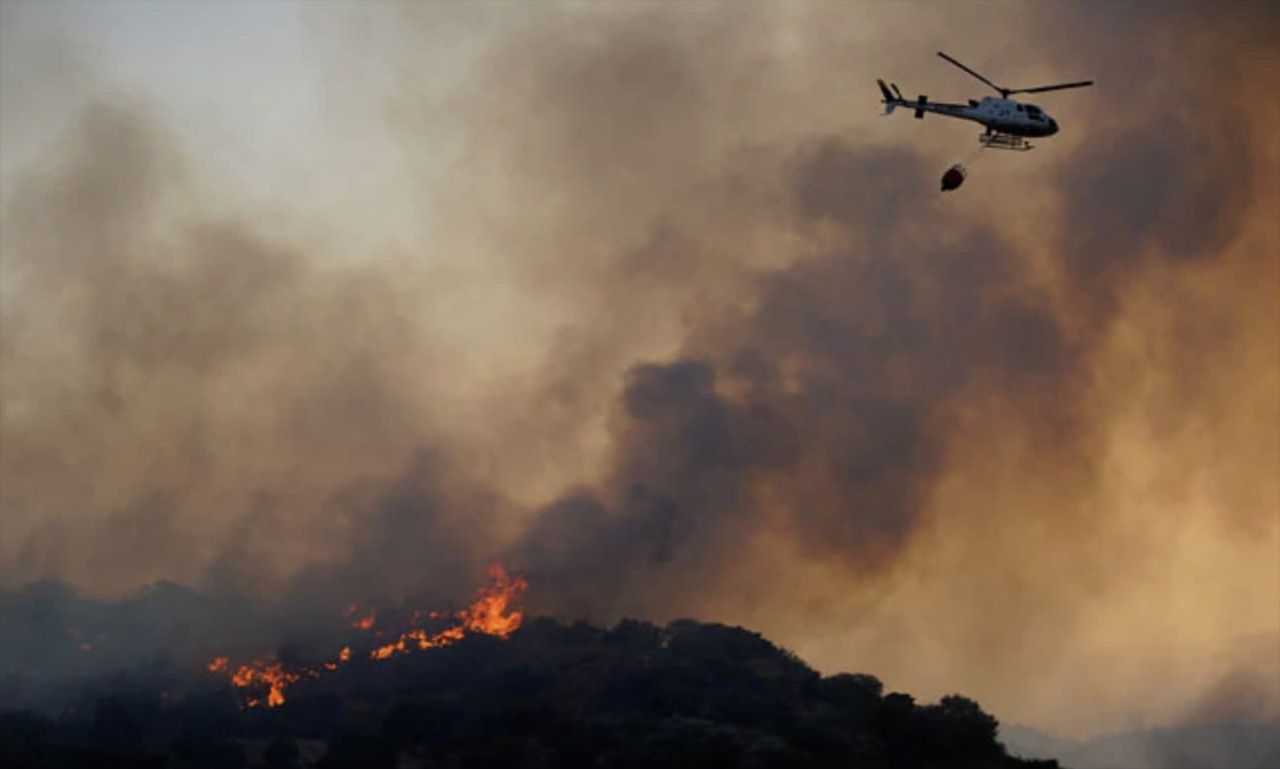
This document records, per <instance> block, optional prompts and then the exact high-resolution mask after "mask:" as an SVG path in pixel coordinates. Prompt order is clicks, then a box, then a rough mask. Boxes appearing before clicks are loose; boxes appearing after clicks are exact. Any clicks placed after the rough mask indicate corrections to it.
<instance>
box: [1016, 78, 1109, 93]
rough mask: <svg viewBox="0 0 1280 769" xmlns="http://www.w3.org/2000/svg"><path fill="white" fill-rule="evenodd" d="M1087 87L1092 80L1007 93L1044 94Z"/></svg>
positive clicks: (1020, 89)
mask: <svg viewBox="0 0 1280 769" xmlns="http://www.w3.org/2000/svg"><path fill="white" fill-rule="evenodd" d="M1087 85H1093V81H1092V80H1081V81H1080V82H1078V83H1063V84H1061V85H1042V86H1039V87H1038V88H1015V89H1013V90H1012V91H1009V93H1044V92H1045V91H1060V90H1062V89H1063V88H1084V87H1085V86H1087Z"/></svg>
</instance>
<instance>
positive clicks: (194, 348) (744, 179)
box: [0, 2, 1280, 734]
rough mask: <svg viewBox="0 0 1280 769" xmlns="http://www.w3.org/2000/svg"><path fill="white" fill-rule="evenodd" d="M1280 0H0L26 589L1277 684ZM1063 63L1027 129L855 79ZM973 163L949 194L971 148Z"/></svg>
mask: <svg viewBox="0 0 1280 769" xmlns="http://www.w3.org/2000/svg"><path fill="white" fill-rule="evenodd" d="M1278 40H1280V13H1278V12H1277V6H1276V5H1275V4H1272V3H1262V2H1259V3H1214V4H1208V3H1205V4H1188V5H1180V4H1174V3H1096V4H1094V3H1088V2H1067V3H1061V4H1055V3H1050V2H1044V3H1027V4H1006V3H960V2H945V3H931V4H911V3H892V4H890V3H870V2H866V3H855V2H850V3H821V4H819V3H813V4H810V3H800V2H787V3H772V4H770V3H752V4H709V3H666V4H645V3H639V2H636V3H554V4H553V3H507V4H498V3H494V4H462V3H457V4H453V3H410V4H406V5H402V6H401V5H394V4H392V3H372V4H361V5H345V4H340V3H314V4H313V3H297V4H294V3H287V2H271V3H223V4H202V3H195V2H182V3H170V4H162V3H110V2H87V3H81V4H71V3H23V2H6V3H4V4H3V5H2V6H0V140H2V152H0V217H2V218H0V223H2V229H0V244H2V246H3V250H2V257H0V418H2V420H3V421H2V422H0V427H2V431H0V512H2V513H3V518H2V524H3V532H2V536H0V581H2V582H3V585H4V586H5V587H6V588H16V587H20V586H21V585H23V584H25V583H27V582H30V581H34V580H38V579H43V578H57V579H61V580H65V581H67V582H69V583H70V584H72V585H74V586H75V587H76V588H77V589H79V590H81V591H82V592H85V593H89V594H94V595H104V596H112V595H120V594H123V593H126V592H128V591H130V590H133V589H136V588H138V587H140V586H142V585H145V584H148V583H150V582H153V581H156V580H161V579H167V580H173V581H178V582H182V583H185V584H189V585H192V586H195V587H197V588H199V589H201V590H205V591H208V592H210V593H220V594H248V595H253V596H257V597H259V598H261V599H262V600H276V601H297V602H310V603H326V604H327V603H331V604H333V605H340V604H341V603H343V602H346V601H349V600H363V601H399V600H404V599H406V598H409V597H412V596H421V595H428V596H446V597H447V596H462V595H465V594H466V592H467V591H469V590H470V588H471V586H472V585H473V584H474V583H476V582H477V580H478V575H479V574H480V573H481V571H482V569H483V565H484V564H485V563H486V562H487V561H488V560H489V559H492V558H502V559H503V560H504V561H506V562H507V563H508V564H509V565H511V566H512V567H514V568H517V569H521V570H523V571H525V572H526V573H527V574H528V575H529V579H530V582H531V589H530V593H529V601H530V604H531V608H532V609H533V610H534V611H541V612H548V613H554V614H557V615H559V616H562V617H566V618H571V617H587V618H590V619H592V620H593V621H598V622H608V621H612V620H614V619H617V618H619V617H622V616H642V617H647V618H652V619H655V620H665V619H670V618H673V617H677V616H694V617H697V618H700V619H705V620H717V621H723V622H731V623H734V624H743V625H746V626H749V627H752V628H753V629H756V630H759V631H761V632H763V633H764V634H765V635H766V636H768V637H769V638H771V639H773V640H775V641H777V642H778V643H781V644H783V645H785V646H787V647H788V648H790V649H792V650H794V651H796V652H797V653H798V654H799V655H800V656H801V657H803V658H804V659H806V660H808V661H810V662H811V663H813V664H815V665H816V666H817V667H819V668H820V669H822V670H824V671H828V672H833V671H837V670H856V671H865V672H870V673H874V674H876V675H879V676H880V677H882V678H883V679H884V680H885V682H886V684H887V685H888V686H890V687H893V688H898V689H903V690H906V691H910V692H913V693H915V694H917V695H919V696H921V697H924V698H932V697H936V696H938V695H941V694H945V693H947V692H950V691H962V692H964V693H966V694H968V695H971V696H973V697H975V698H976V699H978V700H979V701H980V702H981V703H983V705H984V707H987V708H988V709H990V710H992V711H993V712H994V713H995V714H996V715H997V716H999V717H1000V718H1001V719H1002V720H1006V721H1014V722H1021V723H1028V724H1033V725H1036V726H1040V727H1043V728H1047V729H1050V730H1053V731H1056V732H1059V733H1064V734H1088V733H1094V732H1105V731H1117V730H1122V729H1130V728H1135V727H1140V726H1148V725H1157V724H1167V723H1176V722H1180V721H1195V720H1202V721H1203V720H1214V719H1219V718H1225V717H1233V718H1236V717H1244V718H1255V717H1257V718H1262V717H1274V716H1276V715H1277V714H1278V713H1280V216H1277V213H1278V212H1280V187H1278V186H1277V179H1280V130H1277V125H1280V100H1278V98H1277V94H1278V93H1280V45H1278ZM937 50H945V51H947V52H948V53H950V54H952V55H953V56H956V57H957V58H959V59H960V60H962V61H964V62H966V63H967V64H969V65H970V66H972V67H974V68H976V69H978V70H979V71H981V72H983V73H984V74H985V75H987V76H988V77H989V78H991V79H993V80H994V81H996V82H998V83H1001V84H1006V85H1009V86H1013V87H1019V86H1028V85H1038V84H1042V83H1051V82H1062V81H1066V80H1080V79H1087V78H1093V79H1095V80H1096V81H1097V85H1096V86H1095V87H1093V88H1091V89H1083V90H1074V91H1063V92H1058V93H1052V94H1042V95H1039V97H1038V98H1037V99H1036V100H1035V101H1036V103H1039V104H1040V105H1041V106H1043V107H1044V108H1045V109H1046V110H1047V111H1048V112H1049V113H1050V114H1051V115H1053V116H1054V117H1055V118H1056V119H1057V120H1058V122H1059V123H1060V125H1061V126H1062V131H1061V133H1060V134H1059V135H1057V136H1055V137H1052V138H1050V139H1045V140H1041V141H1039V142H1037V144H1038V145H1039V146H1038V147H1037V148H1036V149H1035V150H1034V151H1032V152H1029V153H996V152H992V151H987V152H983V153H981V154H980V153H979V152H978V151H977V143H976V134H977V133H978V132H979V130H980V129H979V128H978V127H977V126H976V125H974V124H970V123H962V122H959V121H951V120H946V119H943V118H940V117H936V116H932V115H931V116H927V117H926V118H925V119H924V120H920V121H917V120H914V119H912V118H911V115H910V113H909V112H906V111H901V110H900V111H898V112H897V113H895V114H894V115H893V116H891V117H883V116H881V114H880V112H881V109H880V105H879V104H878V103H877V101H878V98H879V97H878V91H877V89H876V87H875V82H874V80H875V78H876V77H885V78H886V79H890V80H893V81H894V82H896V83H898V84H899V85H900V86H901V87H902V89H903V91H904V92H905V93H907V94H908V95H910V96H913V95H915V94H920V93H923V94H927V95H928V96H929V97H930V98H931V99H936V100H950V101H961V100H963V99H965V98H979V97H981V96H983V95H986V94H985V92H984V88H983V86H982V85H981V84H980V83H978V82H977V81H975V80H973V79H972V78H969V77H968V76H966V75H965V74H964V73H962V72H960V71H959V70H957V69H955V68H953V67H951V66H949V65H947V64H946V63H945V62H943V61H942V60H940V59H938V58H937V57H936V55H935V52H936V51H937ZM957 161H964V162H965V163H967V165H968V167H969V169H970V176H969V179H968V181H967V182H966V183H965V186H964V187H963V188H962V189H961V190H958V191H957V192H955V193H951V194H948V195H941V194H939V193H938V188H937V184H938V178H939V177H940V175H941V173H942V172H943V170H945V169H946V168H947V167H948V166H949V165H950V164H952V163H954V162H957Z"/></svg>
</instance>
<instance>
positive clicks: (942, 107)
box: [876, 51, 1093, 152]
mask: <svg viewBox="0 0 1280 769" xmlns="http://www.w3.org/2000/svg"><path fill="white" fill-rule="evenodd" d="M938 55H939V56H941V57H942V58H944V59H946V60H947V61H949V62H950V63H952V64H954V65H956V66H957V67H959V68H960V69H962V70H964V71H965V72H968V73H969V74H970V75H973V76H974V77H976V78H978V79H979V80H981V81H982V82H984V83H986V84H987V85H989V86H991V87H992V88H994V89H995V90H996V92H997V93H999V94H1000V98H998V99H997V98H996V97H994V96H984V97H983V98H982V100H981V101H977V100H974V99H969V103H968V104H947V103H946V102H931V101H929V97H927V96H925V95H923V94H921V95H920V97H919V98H918V99H916V100H915V101H909V100H908V99H905V98H903V96H902V91H900V90H898V86H897V85H896V84H894V83H890V84H889V85H885V82H884V81H883V80H877V81H876V82H877V83H879V84H880V93H881V94H883V95H884V99H883V100H882V101H881V103H882V104H884V114H886V115H890V114H892V113H893V109H894V107H906V108H908V109H914V110H915V114H916V117H917V118H923V117H924V113H926V112H936V113H937V114H939V115H945V116H947V117H954V118H960V119H961V120H972V121H973V122H975V123H980V124H982V125H984V126H986V128H987V130H986V131H985V132H984V133H982V134H980V135H979V136H978V143H979V144H981V145H982V146H983V147H985V148H990V149H1003V150H1017V151H1021V152H1025V151H1027V150H1029V149H1032V147H1033V146H1034V145H1032V144H1031V143H1030V142H1028V141H1027V139H1028V137H1041V136H1053V135H1054V134H1056V133H1057V132H1058V121H1056V120H1054V119H1053V118H1051V117H1049V114H1048V113H1047V112H1045V111H1044V110H1042V109H1040V108H1039V107H1037V106H1036V105H1034V104H1025V103H1023V102H1020V101H1017V100H1016V99H1010V98H1009V96H1010V95H1011V94H1015V93H1043V92H1045V91H1060V90H1062V89H1065V88H1083V87H1085V86H1089V85H1093V81H1092V80H1081V81H1079V82H1075V83H1060V84H1058V85H1042V86H1037V87H1035V88H1004V87H1002V86H998V85H996V84H995V83H993V82H991V81H990V80H988V79H986V78H985V77H983V76H982V75H979V74H978V73H977V72H974V71H973V70H971V69H969V68H968V67H966V66H965V65H963V64H961V63H960V62H958V61H956V60H955V59H953V58H951V57H950V56H948V55H946V54H945V53H943V52H942V51H938ZM891 87H892V89H893V90H890V88H891Z"/></svg>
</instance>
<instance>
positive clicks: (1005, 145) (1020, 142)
mask: <svg viewBox="0 0 1280 769" xmlns="http://www.w3.org/2000/svg"><path fill="white" fill-rule="evenodd" d="M978 144H981V145H982V146H983V147H984V148H986V149H992V150H1015V151H1017V152H1026V151H1027V150H1029V149H1033V148H1034V146H1033V145H1032V144H1031V142H1029V141H1027V140H1026V139H1024V138H1022V137H1021V136H1014V135H1013V134H1004V133H999V132H995V133H983V134H978Z"/></svg>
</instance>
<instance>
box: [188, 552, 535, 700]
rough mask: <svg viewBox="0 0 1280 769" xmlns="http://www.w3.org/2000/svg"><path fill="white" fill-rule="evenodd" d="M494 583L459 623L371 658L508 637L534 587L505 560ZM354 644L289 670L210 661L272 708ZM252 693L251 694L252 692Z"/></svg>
mask: <svg viewBox="0 0 1280 769" xmlns="http://www.w3.org/2000/svg"><path fill="white" fill-rule="evenodd" d="M488 575H489V581H490V582H489V584H488V585H485V586H484V587H481V588H480V589H479V590H477V591H476V597H475V600H473V601H472V602H471V605H470V606H468V607H467V608H465V609H462V610H460V611H458V612H455V613H454V614H453V615H452V616H453V618H454V619H455V620H456V621H455V623H454V624H452V625H450V626H449V627H446V628H445V629H443V630H440V631H438V632H435V633H429V632H427V631H426V630H425V629H423V628H411V629H409V630H406V631H405V632H403V633H401V634H400V636H399V638H397V639H396V640H395V641H393V642H392V643H389V644H384V645H382V646H378V647H375V648H374V649H372V650H371V651H370V652H369V654H368V657H369V658H370V659H373V660H385V659H389V658H391V657H393V656H395V655H397V654H409V653H411V652H413V651H415V650H416V651H422V650H426V649H437V648H440V647H442V646H449V645H451V644H454V643H457V642H458V641H461V640H462V639H463V638H465V637H466V636H467V635H468V634H469V633H480V634H484V635H492V636H497V637H498V638H502V639H506V638H507V637H509V636H510V635H511V634H512V633H514V632H515V631H516V630H518V629H519V627H520V622H521V620H522V619H523V618H524V612H523V611H522V610H521V609H520V608H519V604H520V600H521V598H522V597H523V596H524V591H525V590H526V589H527V588H528V587H529V583H528V581H527V580H526V579H525V578H524V577H522V576H516V577H514V578H513V577H511V576H509V575H508V574H507V570H506V569H505V568H503V566H502V564H500V563H494V564H491V565H490V566H489V569H488ZM358 610H359V607H358V606H357V605H356V604H351V605H350V606H348V607H347V609H346V611H345V612H344V615H345V616H347V617H348V618H350V617H351V616H353V615H355V614H356V612H357V611H358ZM446 616H449V615H446V614H444V613H441V612H437V611H427V612H422V611H415V612H414V613H413V614H412V615H410V622H411V623H412V624H416V623H418V622H420V621H422V620H423V619H427V620H440V619H443V618H445V617H446ZM373 622H374V614H373V613H372V612H370V613H369V614H367V615H365V616H362V617H359V618H357V619H355V620H353V621H351V622H349V623H348V627H351V628H355V629H358V630H365V631H367V630H369V629H371V628H372V627H373ZM351 655H352V652H351V647H350V646H343V647H342V649H341V651H339V652H338V655H337V656H336V657H334V658H333V659H331V660H328V661H326V662H324V663H322V665H321V667H320V668H306V667H303V668H299V669H298V670H293V671H288V670H285V669H284V665H283V663H281V662H280V661H279V660H274V659H270V660H254V661H252V662H250V663H249V664H247V665H241V666H239V667H237V668H236V669H235V670H234V671H232V670H231V667H230V659H229V658H227V657H217V658H215V659H214V660H213V661H212V662H210V663H209V664H208V665H206V667H207V669H208V670H209V672H210V673H226V674H227V675H228V677H229V678H230V680H231V684H232V685H233V686H235V687H236V688H237V689H242V690H248V692H247V693H246V697H245V699H244V700H243V705H244V706H245V707H249V708H252V707H257V706H258V705H261V704H262V697H261V692H262V691H263V690H264V689H265V691H266V704H267V707H272V708H274V707H278V706H280V705H283V704H284V702H285V698H284V690H285V689H286V688H288V687H289V686H291V685H292V684H295V683H297V682H298V681H301V680H303V679H309V678H319V677H320V675H321V674H322V673H323V672H324V671H334V670H337V669H338V667H339V666H341V665H344V664H346V663H347V662H350V661H351ZM250 692H251V693H250Z"/></svg>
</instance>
